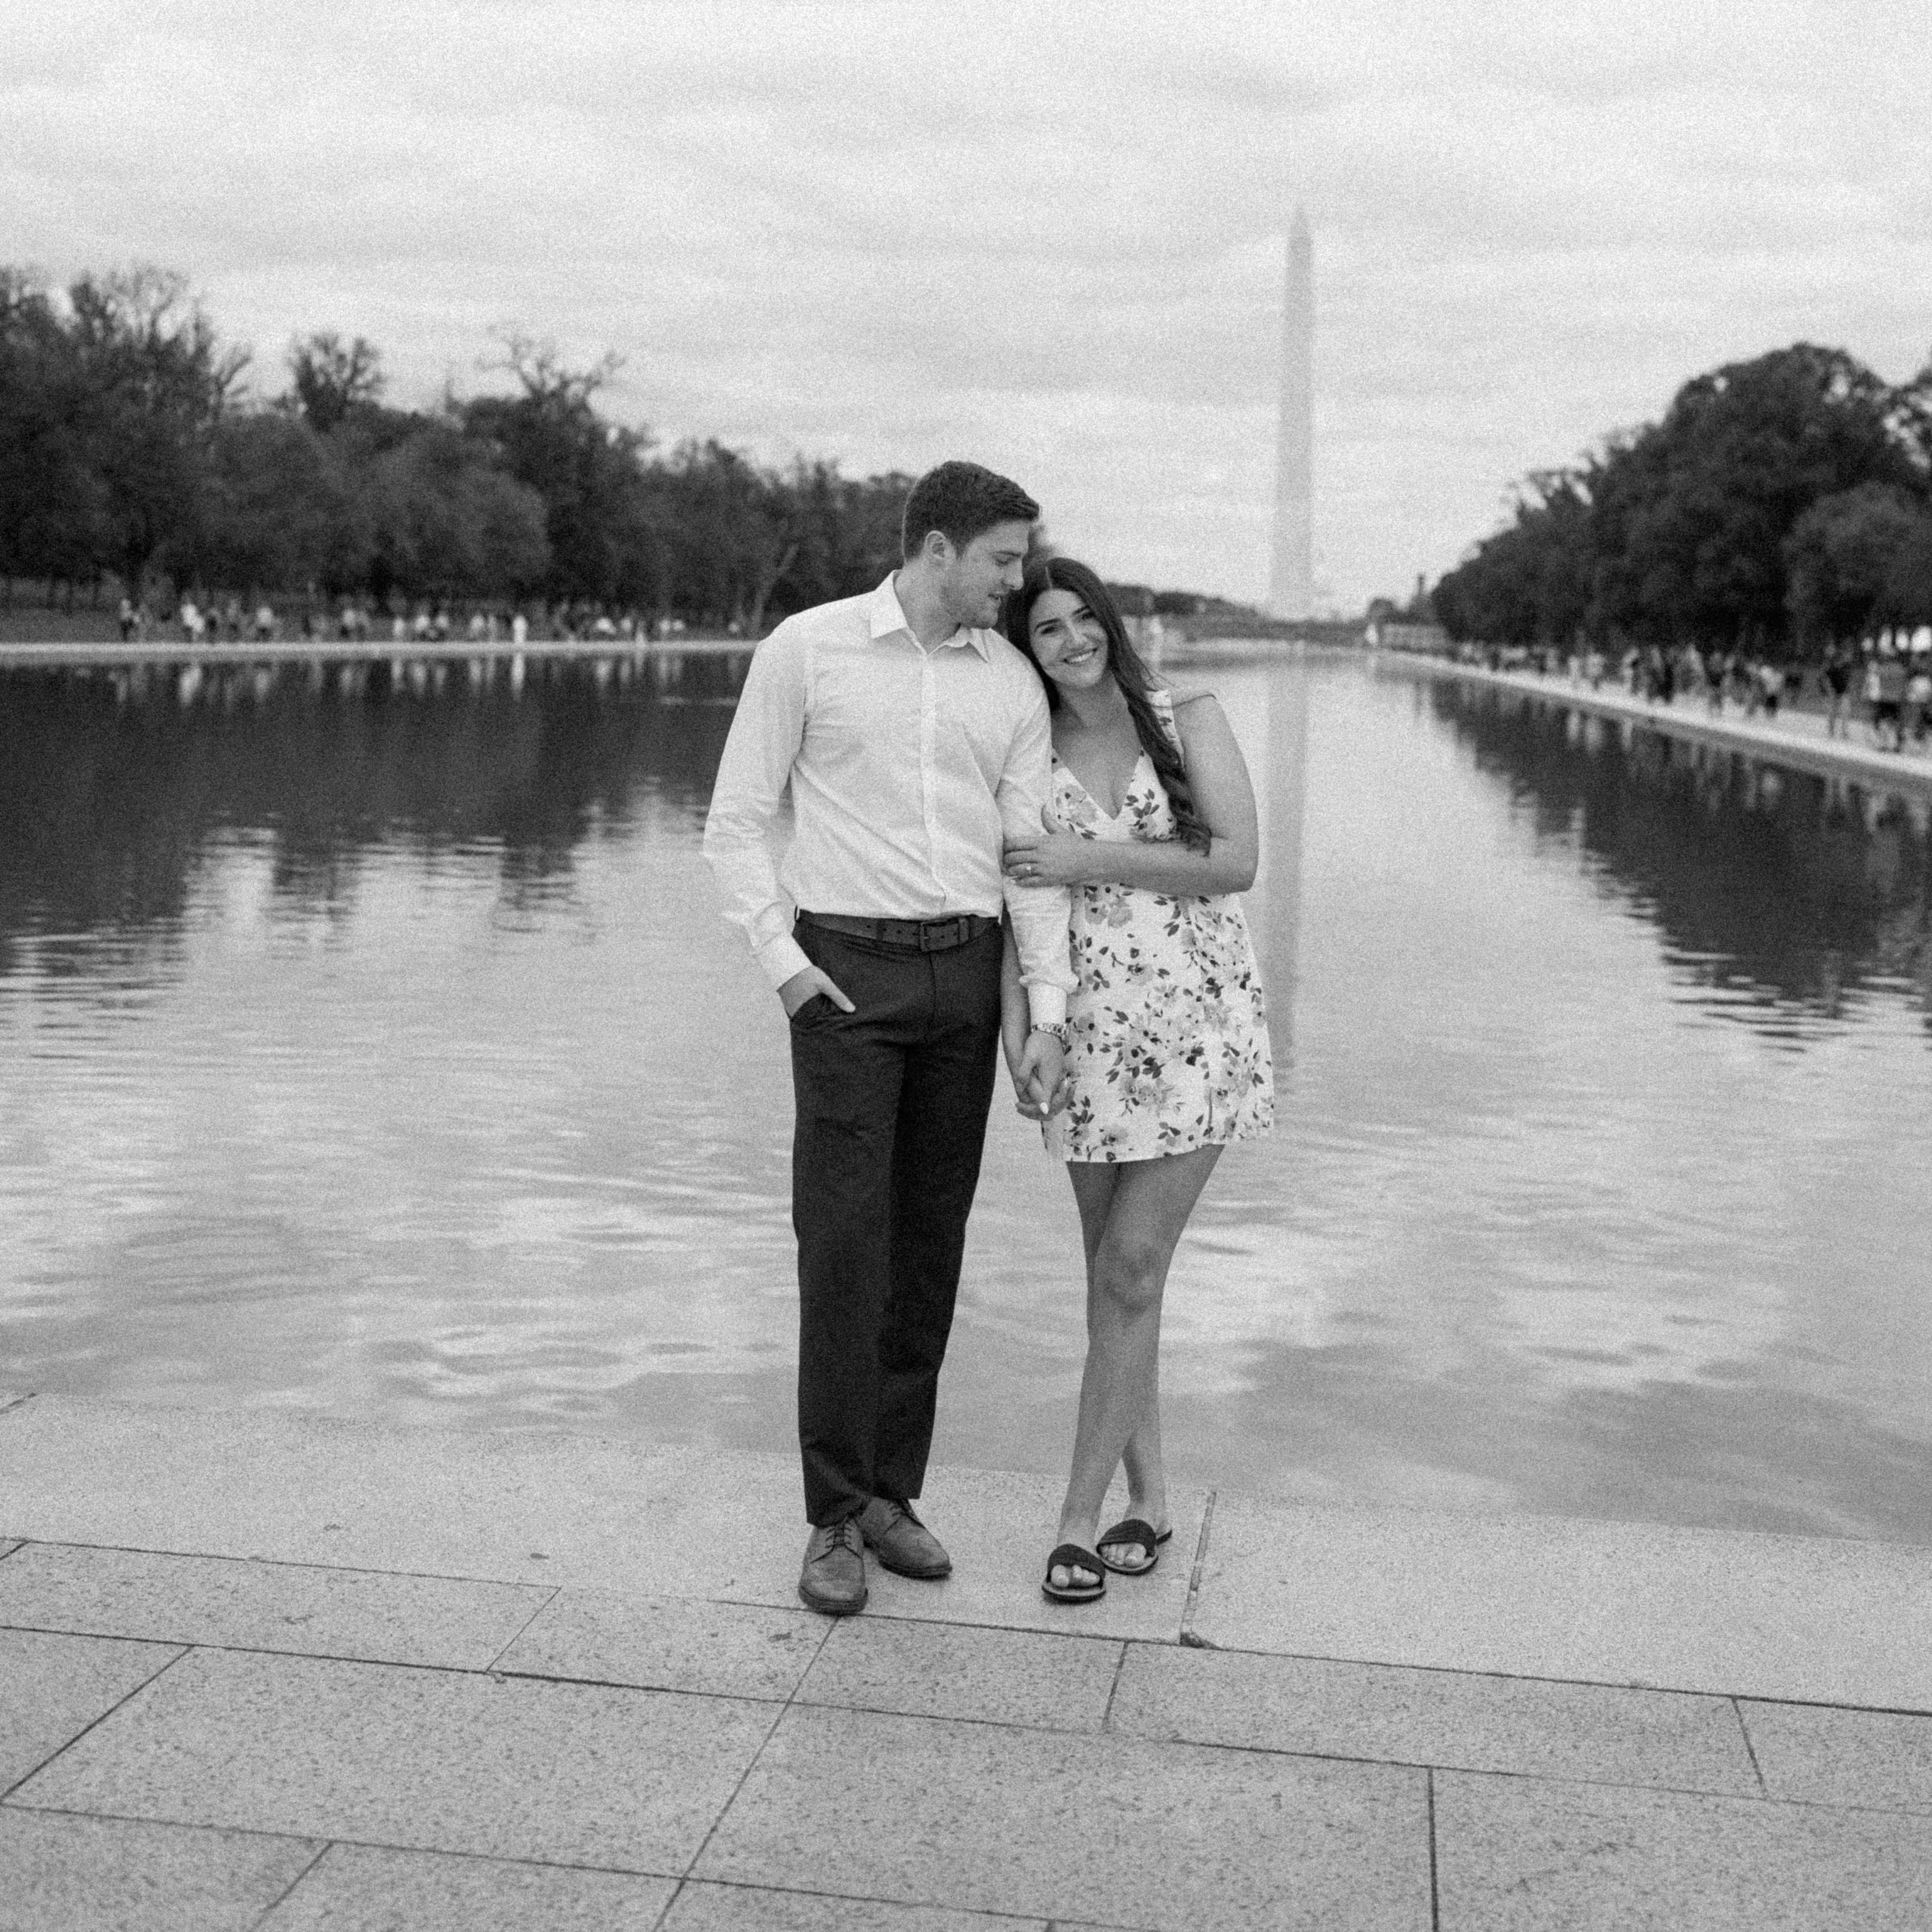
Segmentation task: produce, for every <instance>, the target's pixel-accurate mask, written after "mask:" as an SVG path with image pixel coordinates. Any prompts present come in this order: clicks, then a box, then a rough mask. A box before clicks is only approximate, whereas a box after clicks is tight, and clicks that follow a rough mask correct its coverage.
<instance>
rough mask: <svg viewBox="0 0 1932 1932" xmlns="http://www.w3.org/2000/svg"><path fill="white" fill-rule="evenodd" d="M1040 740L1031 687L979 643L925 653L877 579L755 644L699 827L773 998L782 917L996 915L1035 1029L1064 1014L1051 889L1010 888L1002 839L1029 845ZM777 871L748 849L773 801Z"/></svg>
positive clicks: (991, 637)
mask: <svg viewBox="0 0 1932 1932" xmlns="http://www.w3.org/2000/svg"><path fill="white" fill-rule="evenodd" d="M1052 745H1053V741H1052V738H1051V736H1050V731H1049V728H1048V724H1047V699H1046V694H1045V692H1044V691H1043V690H1042V689H1041V685H1040V679H1039V675H1038V673H1037V672H1036V671H1035V670H1034V669H1033V667H1032V665H1031V664H1029V663H1028V662H1027V661H1026V659H1025V658H1023V657H1022V656H1021V655H1020V653H1019V652H1017V651H1016V650H1015V649H1014V648H1013V646H1011V644H1009V643H1008V642H1007V641H1006V640H1005V638H1004V637H1001V636H1000V635H999V633H998V632H997V631H981V630H972V629H967V628H961V629H959V630H957V631H954V633H953V634H952V635H951V637H948V639H946V640H945V642H944V643H940V644H936V645H934V646H933V647H932V648H931V649H930V650H929V649H926V648H925V647H924V646H923V645H921V643H920V642H919V640H918V638H917V637H915V635H914V634H913V632H912V626H911V625H909V624H908V623H907V622H906V613H905V612H904V611H903V610H902V609H901V608H900V604H899V597H898V594H897V592H896V591H895V590H894V589H893V583H892V579H891V577H888V578H887V579H886V580H885V582H884V583H882V584H881V585H880V586H879V588H878V589H876V590H873V591H870V592H867V594H866V595H864V596H863V597H848V598H844V599H843V600H842V601H840V602H838V603H836V604H820V605H819V607H817V608H816V610H801V612H800V613H798V616H795V617H788V618H786V620H785V621H784V622H783V623H782V624H780V625H779V626H778V628H777V629H776V630H775V631H773V632H772V634H771V636H770V637H768V638H766V639H765V642H764V643H762V644H761V645H759V647H758V649H757V651H756V653H755V654H754V655H753V658H752V661H751V669H750V673H748V674H747V676H746V679H745V682H744V691H742V692H741V694H740V695H739V697H738V713H737V715H736V716H735V718H733V719H732V728H731V734H730V736H729V737H728V738H727V739H726V742H725V752H724V757H723V759H722V760H720V763H719V766H718V777H717V784H716V785H715V786H714V788H713V790H712V793H711V814H710V816H709V817H708V819H707V820H706V821H705V857H706V858H707V859H709V860H710V861H711V869H712V871H713V872H714V874H716V875H717V880H718V883H719V886H720V889H721V891H722V892H723V895H724V900H725V916H726V917H727V918H728V919H730V920H731V921H732V922H733V923H734V924H735V925H737V926H742V927H744V930H745V932H746V934H747V937H748V938H750V941H751V947H752V951H753V953H754V954H755V955H756V957H757V959H758V962H759V965H761V966H762V967H763V968H764V969H765V975H766V977H768V979H769V980H771V983H772V984H773V985H774V986H783V984H784V983H785V982H786V980H789V979H790V978H791V977H792V975H793V974H795V973H801V972H803V971H804V970H805V968H807V966H809V965H810V964H811V963H812V962H810V960H809V959H807V958H806V957H805V955H804V953H803V951H802V950H801V949H800V947H799V946H798V942H797V941H795V939H793V938H792V910H793V908H794V907H798V908H802V909H803V910H806V911H808V912H822V913H843V914H846V915H847V916H852V917H857V918H861V919H950V918H953V917H955V916H957V915H958V914H960V913H984V914H986V915H987V916H997V915H998V913H999V909H1000V906H1001V904H1002V901H1003V902H1004V903H1005V904H1006V905H1007V906H1008V907H1010V908H1011V911H1012V914H1013V931H1014V941H1015V942H1016V944H1017V947H1018V949H1019V953H1020V977H1021V979H1022V980H1023V981H1024V983H1025V984H1026V993H1027V1001H1028V1007H1029V1014H1030V1017H1031V1018H1032V1021H1033V1022H1034V1024H1035V1025H1045V1024H1050V1023H1053V1022H1057V1021H1059V1020H1062V1019H1065V1017H1066V1005H1067V995H1068V992H1070V991H1071V989H1072V986H1073V983H1074V978H1073V973H1072V970H1071V967H1070V965H1068V950H1067V920H1068V910H1069V901H1068V892H1067V891H1066V889H1065V887H1064V886H1016V885H1015V884H1014V883H1012V882H1011V880H1008V879H1007V878H1005V876H1004V875H1003V874H1002V872H1001V870H1000V848H1001V844H1002V839H1003V838H1005V836H1006V835H1008V834H1011V835H1014V836H1023V835H1036V834H1038V832H1039V831H1040V829H1041V821H1040V811H1041V807H1042V806H1043V805H1044V804H1045V803H1046V802H1047V797H1048V795H1049V790H1050V768H1051V758H1052ZM788 784H789V786H790V787H791V791H792V842H791V844H790V847H789V849H788V850H787V851H786V854H785V859H784V863H783V868H782V869H779V868H774V865H773V863H772V857H771V849H770V847H768V844H766V834H767V832H768V828H769V827H770V826H771V823H772V822H773V820H774V818H775V817H776V816H777V813H778V811H779V808H780V801H781V800H782V799H783V796H784V793H785V790H786V786H787V785H788Z"/></svg>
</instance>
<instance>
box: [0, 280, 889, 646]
mask: <svg viewBox="0 0 1932 1932" xmlns="http://www.w3.org/2000/svg"><path fill="white" fill-rule="evenodd" d="M501 350H502V353H501V357H500V364H499V365H498V366H499V367H500V370H501V371H502V372H503V374H506V376H507V377H509V384H508V393H506V394H504V393H497V394H487V395H473V396H469V397H462V396H459V395H456V394H455V393H454V392H453V390H452V392H449V393H447V394H446V395H445V396H444V397H443V399H442V401H441V403H440V406H439V407H436V408H434V409H431V410H403V409H396V408H392V407H389V405H388V404H386V402H385V401H384V400H383V398H384V393H385V382H384V377H383V366H382V359H381V356H380V353H379V352H378V351H377V349H376V348H375V347H374V346H373V345H372V344H370V343H368V341H365V340H364V339H362V338H361V337H359V336H358V337H355V338H350V339H347V340H345V339H344V338H343V337H341V335H337V334H335V333H333V332H319V333H316V334H312V335H308V336H306V337H304V338H300V339H299V340H298V341H296V342H294V343H293V344H291V345H290V350H289V352H288V356H287V383H286V386H285V387H284V389H281V391H280V392H279V393H277V394H275V395H272V396H268V397H263V396H261V395H257V394H256V393H254V392H252V391H251V389H250V388H249V386H248V384H247V383H246V380H245V377H246V374H247V371H248V367H249V362H250V358H249V356H248V352H247V351H246V350H242V349H239V348H236V347H229V346H224V344H222V342H221V341H220V339H219V338H218V335H217V334H216V332H215V329H214V326H213V325H212V323H211V322H210V321H209V317H208V316H207V314H206V312H205V311H204V310H203V307H202V305H200V302H198V301H197V300H196V299H194V296H192V294H191V293H190V291H189V290H188V287H187V285H186V284H185V282H184V281H183V280H182V278H181V277H179V275H173V274H170V273H167V272H162V271H159V270H155V269H135V270H131V271H128V272H119V273H113V274H105V275H84V276H83V277H82V278H80V280H78V281H76V282H74V284H72V285H71V287H68V289H66V290H62V291H58V292H56V291H53V290H50V289H48V288H47V287H45V286H44V284H42V283H41V281H39V280H38V278H35V277H34V276H33V275H30V274H29V273H27V272H24V271H22V270H20V269H0V580H6V579H9V578H17V577H24V578H28V579H38V580H42V581H44V582H45V583H47V584H48V585H49V586H54V585H57V584H65V585H67V586H74V585H77V584H79V585H86V586H98V585H99V584H100V583H101V582H102V581H103V580H104V579H106V578H108V577H112V578H113V579H116V580H118V582H119V584H120V586H122V589H123V590H124V591H125V592H126V593H127V594H128V595H130V596H131V597H132V598H134V600H135V601H140V599H141V598H142V597H143V595H144V594H149V593H158V595H160V596H161V598H162V599H163V600H164V601H167V600H169V599H170V598H172V597H173V596H174V595H179V594H183V593H185V592H189V591H191V590H193V591H197V592H203V593H206V592H208V591H210V590H212V589H221V590H224V591H228V592H242V593H244V594H253V593H254V592H257V591H265V592H266V591H271V590H272V591H277V592H286V591H290V590H293V591H297V592H305V593H306V594H308V595H311V596H312V597H315V598H326V599H329V600H330V601H334V600H335V599H337V598H356V599H359V600H365V601H373V602H374V604H377V606H379V607H382V606H389V605H393V604H397V603H398V602H399V601H408V602H416V601H435V602H446V603H455V602H470V603H474V602H485V601H488V602H499V603H506V604H507V603H523V602H534V603H540V604H545V605H548V606H551V607H555V606H558V605H563V604H569V605H572V606H581V605H586V604H587V605H595V606H599V607H604V608H607V609H613V610H633V611H635V612H638V613H641V614H645V615H647V616H650V617H651V618H653V619H681V620H683V621H684V622H686V623H687V624H688V625H691V626H692V627H693V628H717V629H724V628H729V627H731V626H736V627H738V628H741V629H742V630H743V631H744V632H746V633H747V634H753V635H756V634H757V633H759V631H761V630H762V628H764V627H765V625H767V624H768V622H771V621H773V620H774V619H775V618H777V617H778V616H783V614H785V613H786V612H787V611H788V610H795V609H800V608H802V607H804V606H806V605H808V604H815V603H819V602H822V601H825V600H826V599H828V598H834V597H841V596H848V595H852V594H854V593H855V592H858V591H860V590H862V589H867V588H869V587H870V586H871V585H872V584H873V583H877V582H878V581H879V579H880V578H881V577H883V576H884V575H885V573H886V571H888V569H890V568H891V567H892V566H893V565H894V564H895V563H897V561H898V557H899V520H900V511H901V508H902V506H903V502H904V500H905V496H906V491H907V490H908V489H909V487H911V482H912V479H911V478H909V477H906V476H903V475H897V474H894V473H888V474H886V475H877V476H870V477H866V478H851V477H847V476H845V475H841V474H840V471H839V469H838V467H837V465H836V464H835V463H830V462H825V461H808V460H803V459H801V460H799V461H798V462H796V463H794V464H792V466H790V467H789V468H774V467H771V466H766V465H762V464H760V463H756V462H754V461H753V460H750V458H747V456H746V455H744V454H743V453H742V452H739V451H737V450H735V449H729V448H727V447H726V446H724V445H723V444H722V443H719V442H717V441H716V440H708V439H694V440H690V441H687V442H684V443H679V444H678V445H677V446H675V448H672V449H668V450H660V449H657V447H655V446H654V444H653V442H652V440H651V437H649V435H648V434H647V433H645V432H643V431H638V430H635V429H631V428H625V427H623V426H622V425H618V424H616V423H614V422H610V421H608V419H606V418H605V416H603V415H602V413H600V411H599V409H598V407H596V401H597V397H598V393H599V390H600V389H602V388H603V387H604V386H605V384H606V383H608V380H610V378H611V376H612V375H613V374H614V372H615V369H616V367H617V365H616V363H615V362H614V360H613V359H605V361H604V362H602V363H599V365H596V367H595V368H591V369H589V370H579V369H573V368H569V367H567V366H566V365H565V364H564V363H563V362H561V361H560V359H558V357H557V354H556V353H555V352H554V350H552V349H551V348H550V347H548V346H547V345H545V344H541V343H537V342H534V341H530V340H527V339H526V338H521V337H512V338H506V340H505V341H503V344H502V345H501Z"/></svg>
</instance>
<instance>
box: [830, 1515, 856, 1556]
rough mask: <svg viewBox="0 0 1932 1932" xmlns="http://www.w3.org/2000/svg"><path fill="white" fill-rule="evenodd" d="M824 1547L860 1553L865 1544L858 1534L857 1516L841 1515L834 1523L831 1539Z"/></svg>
mask: <svg viewBox="0 0 1932 1932" xmlns="http://www.w3.org/2000/svg"><path fill="white" fill-rule="evenodd" d="M826 1547H827V1549H828V1551H830V1550H851V1551H852V1553H853V1554H854V1555H855V1556H857V1555H859V1554H861V1553H863V1552H864V1548H865V1545H864V1541H862V1540H861V1537H860V1535H859V1529H858V1517H855V1516H848V1517H840V1520H838V1521H837V1523H834V1524H833V1525H832V1535H831V1541H830V1543H829V1544H828V1545H827V1546H826Z"/></svg>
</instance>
